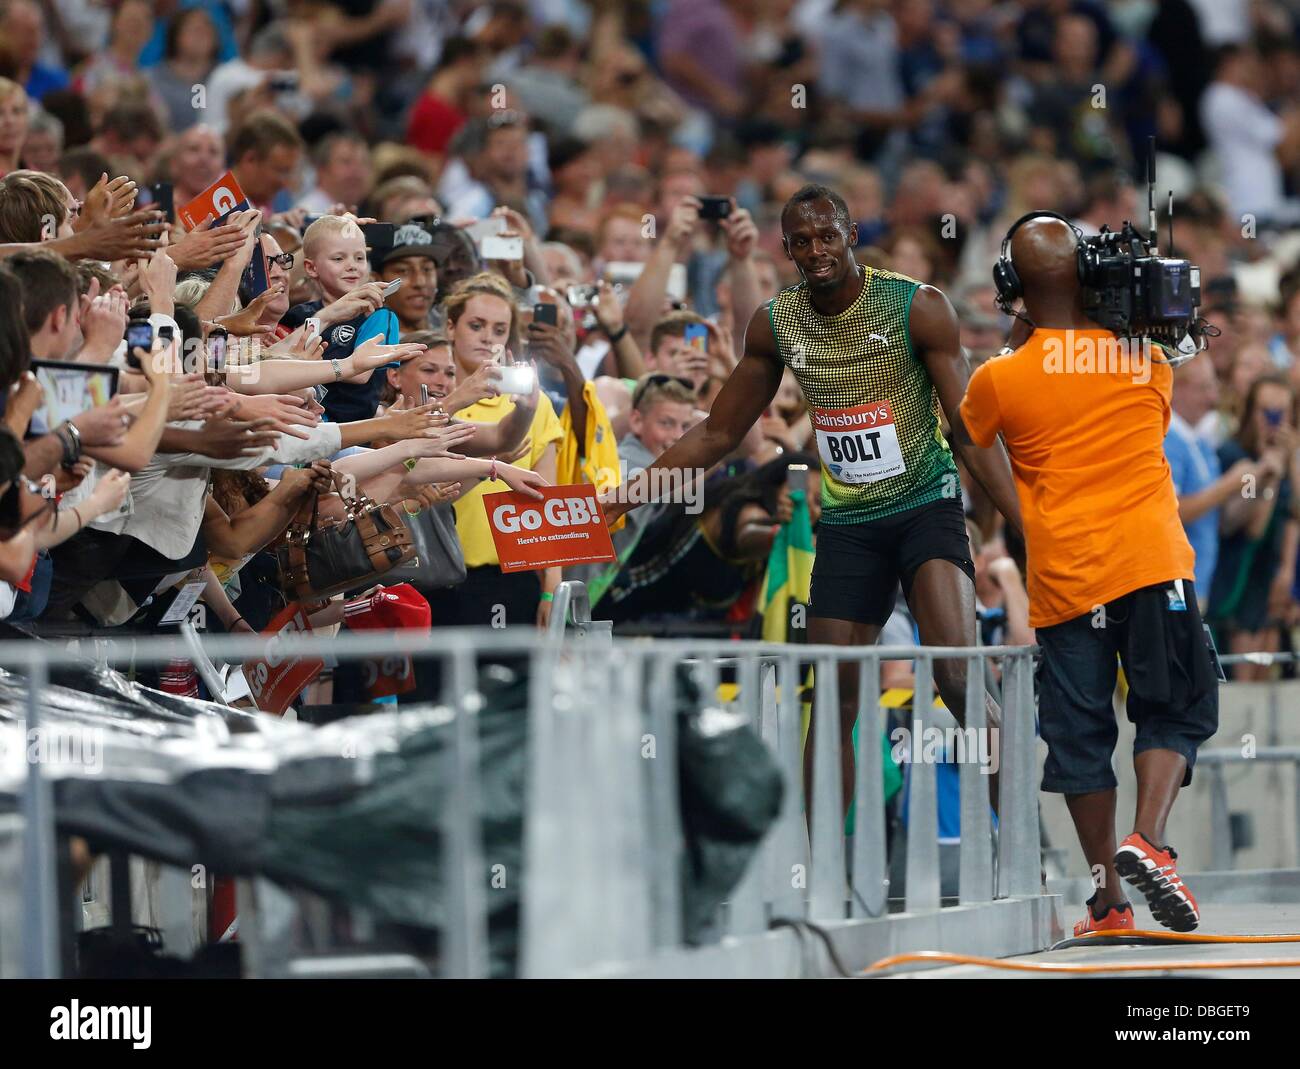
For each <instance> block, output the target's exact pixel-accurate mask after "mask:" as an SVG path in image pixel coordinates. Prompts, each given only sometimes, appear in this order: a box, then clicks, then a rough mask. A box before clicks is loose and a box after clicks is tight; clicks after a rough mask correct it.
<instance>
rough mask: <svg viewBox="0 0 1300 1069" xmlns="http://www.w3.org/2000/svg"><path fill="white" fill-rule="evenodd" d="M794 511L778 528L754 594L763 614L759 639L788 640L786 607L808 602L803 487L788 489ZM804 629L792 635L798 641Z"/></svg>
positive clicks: (808, 537)
mask: <svg viewBox="0 0 1300 1069" xmlns="http://www.w3.org/2000/svg"><path fill="white" fill-rule="evenodd" d="M790 500H791V502H792V503H793V505H794V515H793V516H791V517H790V522H789V523H787V524H786V525H785V526H784V527H782V528H781V530H780V532H779V533H778V534H777V536H776V541H775V542H773V543H772V553H771V555H770V556H769V557H768V558H767V574H766V575H764V576H763V589H762V590H761V591H760V592H759V595H758V605H759V610H760V611H761V612H762V614H763V641H764V642H788V641H790V608H791V606H792V605H794V604H795V603H796V602H797V603H799V604H802V605H805V606H806V605H807V604H808V597H809V593H810V587H811V585H812V568H813V536H812V519H811V518H810V517H809V515H808V499H807V496H806V495H805V493H804V491H803V490H791V491H790ZM804 634H806V632H801V633H800V634H798V635H796V636H795V640H796V641H802V640H803V637H804Z"/></svg>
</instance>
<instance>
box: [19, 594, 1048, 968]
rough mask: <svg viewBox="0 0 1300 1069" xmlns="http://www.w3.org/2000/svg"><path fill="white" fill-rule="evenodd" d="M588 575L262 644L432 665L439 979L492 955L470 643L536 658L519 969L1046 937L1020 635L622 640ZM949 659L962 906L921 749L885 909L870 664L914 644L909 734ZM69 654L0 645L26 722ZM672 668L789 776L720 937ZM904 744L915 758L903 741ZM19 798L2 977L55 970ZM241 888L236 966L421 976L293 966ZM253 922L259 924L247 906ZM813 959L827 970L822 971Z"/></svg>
mask: <svg viewBox="0 0 1300 1069" xmlns="http://www.w3.org/2000/svg"><path fill="white" fill-rule="evenodd" d="M579 587H580V585H576V586H575V585H571V584H563V585H562V586H561V588H560V591H559V592H557V596H556V599H555V605H554V609H553V616H552V626H551V629H550V631H549V632H548V633H547V634H544V635H540V634H538V633H537V632H534V631H523V630H519V631H500V630H498V631H487V630H484V631H478V632H467V631H435V632H434V633H433V634H432V636H430V635H427V634H426V635H413V634H410V633H396V634H383V635H363V634H345V635H341V636H338V637H336V638H333V639H329V640H321V639H319V638H316V637H311V636H288V637H281V638H278V639H277V640H276V642H277V645H278V648H279V650H280V652H281V653H282V654H284V655H296V654H311V653H315V654H320V653H328V654H329V655H330V656H332V657H333V658H335V659H336V660H338V661H350V660H355V659H357V658H364V657H369V656H375V655H392V654H408V655H414V656H425V657H429V656H437V657H439V658H441V659H442V661H443V665H444V672H443V678H444V680H445V687H446V690H445V695H444V702H443V705H444V706H445V710H446V713H447V715H448V716H450V717H452V718H453V720H454V725H455V730H454V731H453V733H452V745H451V746H450V748H449V752H448V757H447V762H448V763H447V782H448V783H449V784H450V791H449V794H448V796H447V797H448V803H447V806H446V811H445V812H443V813H441V814H437V815H436V816H431V819H437V820H439V821H440V822H441V827H442V828H443V830H444V832H445V839H444V842H445V850H446V855H445V862H446V866H447V871H448V873H449V874H453V876H454V878H452V879H450V881H449V886H448V894H447V917H448V920H447V924H446V926H445V929H444V943H443V948H442V955H441V961H440V965H441V974H442V975H444V976H457V977H475V976H484V975H486V973H487V967H488V966H487V963H488V955H487V921H486V918H487V902H488V895H489V894H490V893H491V891H490V889H489V886H488V881H487V879H486V873H487V872H488V869H489V866H490V864H491V862H492V859H491V858H485V857H484V856H483V852H482V839H481V829H480V827H479V826H478V823H477V822H476V820H475V819H474V818H473V814H474V813H475V812H476V807H477V805H478V792H479V764H478V762H479V753H478V735H477V730H476V726H475V716H476V713H477V712H478V710H479V708H480V706H481V702H482V698H481V696H480V695H479V694H478V692H477V676H476V660H475V659H476V657H477V656H479V655H484V654H515V655H525V656H527V657H528V658H529V665H530V668H529V670H530V688H531V689H530V707H529V717H530V724H529V748H530V752H529V756H528V777H527V782H528V799H527V805H526V808H525V815H526V816H525V830H524V836H525V839H524V874H523V876H522V879H523V883H522V885H521V887H522V913H523V923H522V933H521V956H520V963H519V965H520V973H521V975H524V976H534V977H541V976H566V975H590V974H593V973H606V974H608V973H615V974H623V975H626V974H642V975H654V974H663V975H667V974H671V975H693V974H704V975H707V974H714V975H718V974H720V973H728V974H736V975H790V974H792V973H798V972H801V971H804V970H806V969H807V968H809V966H807V965H806V963H804V962H803V960H802V957H801V952H800V946H801V944H800V942H799V937H798V935H797V933H794V932H792V931H791V930H789V929H788V928H787V929H784V930H777V931H773V930H771V929H772V926H773V925H774V924H779V923H781V922H797V923H804V922H813V923H815V924H817V925H819V926H821V927H822V928H823V929H825V930H826V932H827V933H828V936H829V938H830V939H831V941H832V943H833V944H834V945H836V946H837V948H838V949H839V951H840V954H841V957H843V958H844V959H845V960H846V961H849V962H850V963H852V962H854V961H860V962H861V964H863V965H865V964H866V963H867V961H869V960H873V959H872V958H871V957H870V955H871V954H876V953H877V952H878V949H877V948H880V947H884V948H886V949H887V950H888V949H904V948H907V947H908V946H910V945H911V944H912V943H916V944H919V945H928V946H934V945H943V946H945V948H948V949H964V950H970V951H972V952H978V953H993V954H1010V953H1023V952H1028V951H1031V950H1034V949H1039V948H1041V947H1043V946H1046V945H1047V944H1048V942H1050V941H1051V940H1052V939H1053V938H1055V937H1056V936H1057V935H1059V930H1060V921H1059V918H1058V917H1057V916H1056V914H1055V909H1056V906H1055V901H1056V900H1055V899H1051V898H1048V897H1043V896H1041V883H1040V867H1039V865H1040V854H1039V828H1038V808H1037V795H1038V785H1037V763H1036V758H1035V749H1034V745H1035V729H1034V716H1035V710H1034V702H1033V685H1032V669H1033V665H1032V657H1033V650H1032V649H1030V648H1026V647H990V648H978V647H971V648H966V647H958V648H924V647H869V648H843V647H831V646H774V645H770V644H762V643H750V642H743V643H736V642H720V641H719V642H698V641H696V642H690V643H686V642H674V641H667V642H664V641H660V642H655V643H646V642H636V641H622V640H613V639H611V638H610V637H609V635H608V630H607V629H606V628H603V627H601V626H600V625H599V624H598V623H597V624H593V623H592V622H591V621H590V618H589V610H588V608H587V606H586V604H585V597H584V596H583V595H585V590H582V589H579ZM566 588H567V590H566ZM566 628H567V629H568V632H569V635H572V634H573V632H574V631H576V632H577V636H578V637H580V638H586V639H591V638H596V639H598V641H577V642H571V641H567V640H566V641H560V639H561V638H566V639H567V637H569V636H568V635H566ZM190 641H191V642H192V641H193V640H192V639H191V640H190ZM435 644H436V649H435V648H434V646H435ZM265 648H266V639H265V638H261V637H255V636H240V637H231V636H222V637H212V638H208V639H205V640H204V642H203V644H202V650H201V652H202V654H203V655H204V658H203V659H206V658H209V657H210V658H212V659H213V660H215V661H221V660H225V661H229V662H231V663H240V662H242V661H243V660H244V659H245V658H246V657H249V656H252V655H255V654H259V653H263V652H264V651H265ZM97 652H98V655H99V658H100V659H101V660H102V661H104V662H106V663H109V664H125V663H127V662H128V661H129V662H133V663H135V664H138V665H145V664H148V665H160V664H165V663H166V662H168V661H169V660H171V659H172V658H175V657H178V656H179V657H188V656H190V655H192V654H194V653H195V652H196V651H195V650H194V648H193V647H192V646H187V644H186V641H185V640H184V639H182V640H174V639H162V638H159V639H144V640H138V641H134V642H122V641H111V642H107V643H103V644H102V645H100V646H99V648H98V650H97ZM990 657H991V658H998V659H1000V660H1001V662H1002V672H1003V677H1002V678H1003V688H1002V689H1003V695H1004V703H1003V707H1002V711H1001V717H1002V719H1001V725H1000V732H998V734H997V737H996V742H994V741H993V734H992V733H991V732H989V731H988V728H989V725H987V724H986V723H985V721H984V714H985V706H984V667H983V659H984V658H990ZM945 658H959V659H962V660H964V661H965V662H966V666H967V701H966V705H967V708H968V710H970V717H969V720H968V722H967V724H966V726H965V729H964V731H963V732H956V733H954V732H953V730H952V729H951V728H949V729H948V731H947V732H946V737H947V739H948V740H950V741H955V743H956V745H957V746H958V747H959V748H960V747H961V746H962V745H963V744H964V745H965V746H966V759H965V760H961V761H960V762H959V764H960V782H961V820H962V837H961V847H960V872H961V876H960V893H959V896H958V901H957V902H956V903H948V904H947V905H948V906H949V907H950V908H942V909H941V906H943V905H945V904H944V903H942V902H941V898H940V881H939V847H938V840H937V823H936V768H935V765H934V763H932V761H930V760H921V761H919V762H914V763H912V764H911V766H910V773H909V780H910V786H909V791H910V798H909V806H910V819H909V824H908V834H907V888H906V900H905V902H902V903H894V904H892V905H891V902H890V898H889V894H888V876H887V872H888V870H887V867H886V841H885V832H886V828H885V816H884V804H883V794H884V787H883V783H884V780H883V763H882V755H881V735H882V732H883V720H882V716H883V714H882V711H881V709H880V704H879V693H880V665H881V662H882V661H885V660H901V659H906V660H914V661H915V667H916V700H915V702H914V708H913V714H912V724H911V728H912V731H913V732H915V733H919V734H918V735H917V737H918V738H923V737H924V736H925V734H926V733H927V732H928V731H930V730H932V729H935V728H941V726H942V720H941V717H943V716H946V714H945V713H942V712H941V710H937V709H935V708H934V705H933V695H934V686H933V666H934V663H935V661H936V660H941V659H945ZM809 662H810V663H811V664H812V665H813V666H814V669H815V676H816V680H817V685H816V688H815V702H816V707H817V708H816V723H817V731H816V732H815V734H814V751H815V752H814V754H813V764H814V782H813V796H812V803H811V804H812V809H811V819H810V823H808V824H806V823H805V819H804V815H803V812H802V810H803V790H802V778H803V777H802V764H801V756H800V755H801V736H802V709H801V701H800V686H801V682H802V680H801V664H805V663H809ZM71 663H84V659H83V658H81V657H80V656H78V655H77V654H76V653H74V652H70V651H66V650H61V649H57V648H54V647H52V646H48V645H46V644H43V643H36V642H30V643H4V644H0V667H3V668H11V669H13V668H16V669H19V670H21V671H22V673H23V674H24V675H25V676H26V678H27V680H28V682H29V687H28V703H27V728H28V730H29V731H34V730H36V729H38V728H39V727H40V723H41V705H40V700H39V695H40V692H41V689H42V687H43V686H44V685H45V682H46V680H47V679H48V671H49V668H50V667H51V666H54V665H67V664H71ZM842 664H850V665H853V666H856V669H857V671H858V673H859V681H860V686H859V706H860V709H861V715H860V721H859V730H858V746H857V762H856V782H855V784H854V795H855V802H854V806H855V810H854V817H855V821H856V825H855V827H856V834H855V835H854V837H853V840H852V848H851V851H849V852H847V853H848V855H849V856H846V839H845V835H844V813H843V811H842V804H841V782H840V780H841V773H840V762H839V746H840V739H839V722H840V721H839V715H838V708H839V696H838V672H837V669H838V666H840V665H842ZM683 666H687V667H688V669H689V670H690V671H691V672H692V673H693V674H694V677H695V679H696V681H697V682H698V683H699V684H700V686H699V694H700V698H699V701H700V704H701V707H702V709H703V710H704V712H703V715H704V716H706V717H708V718H713V719H712V721H711V722H714V723H721V722H727V723H735V722H736V718H741V719H743V720H744V721H745V722H747V723H748V724H749V725H750V726H752V727H753V728H754V730H755V731H756V732H757V733H758V735H759V736H760V737H761V738H762V740H763V742H764V743H765V744H766V745H767V746H768V748H769V749H770V751H771V752H772V754H773V755H774V757H775V759H776V761H777V764H778V765H779V767H780V768H781V770H782V773H783V777H784V780H785V783H786V788H787V789H786V791H785V796H784V803H783V805H782V808H781V812H780V815H779V818H778V820H777V822H776V825H775V826H774V827H773V829H772V830H771V832H770V833H769V834H768V835H767V837H766V838H765V839H764V841H763V842H762V844H761V846H760V849H759V851H758V854H757V855H756V857H755V859H754V862H753V863H752V864H751V865H750V866H749V867H748V870H747V871H746V873H745V875H744V878H743V879H742V881H741V882H740V884H739V885H738V886H737V887H736V888H735V889H734V891H733V893H732V895H731V898H730V901H729V902H728V903H727V905H726V907H725V909H724V910H723V914H722V916H721V917H719V918H718V926H717V927H718V936H719V938H718V941H717V942H716V943H715V944H713V945H711V946H708V947H702V948H699V949H689V948H684V947H683V946H682V913H681V868H682V863H683V839H682V832H681V824H680V814H679V807H678V802H679V795H678V781H677V766H676V762H675V760H674V757H675V754H676V746H675V733H676V728H677V720H676V716H677V707H676V703H675V682H674V676H675V673H677V672H678V671H679V670H680V669H681V668H682V667H683ZM731 668H734V671H735V674H736V681H737V683H738V691H737V693H736V697H735V699H734V700H733V701H731V702H729V703H722V702H720V701H719V700H718V698H717V693H718V686H717V685H718V680H719V673H720V671H723V670H728V669H731ZM208 674H209V673H207V672H205V677H206V676H207V675H208ZM718 718H723V719H722V720H719V719H718ZM984 740H987V741H986V742H984V745H985V747H986V749H985V752H987V753H993V752H996V753H998V755H999V757H998V763H999V779H1000V810H1001V813H1002V818H1001V821H1000V828H999V834H998V835H997V836H996V851H995V849H994V845H993V844H994V841H995V836H994V835H993V832H992V829H991V827H990V807H989V783H988V780H989V776H988V775H986V774H985V773H984V772H983V771H982V770H981V767H980V764H979V762H978V761H977V760H972V759H970V755H971V754H978V753H980V746H981V742H982V741H984ZM994 746H996V750H994V749H992V747H994ZM912 749H913V751H914V752H920V748H919V747H917V746H916V745H915V744H914V745H913V747H912ZM21 814H22V821H21V832H22V844H23V846H22V850H23V853H22V864H21V873H22V879H21V894H20V896H18V900H19V902H20V903H21V911H20V912H19V911H18V910H16V909H15V908H14V905H13V900H14V896H13V895H12V893H11V891H10V889H9V888H6V887H4V886H0V900H6V899H7V900H8V902H9V905H8V906H7V907H6V908H4V909H0V975H13V974H14V973H15V972H21V973H22V974H25V975H28V976H33V977H49V976H55V975H57V974H58V972H59V968H60V966H59V953H58V949H59V948H58V944H57V922H56V914H57V894H56V882H55V865H54V821H53V812H52V800H51V791H50V784H49V783H48V782H47V781H46V779H45V777H44V776H43V774H42V769H41V766H40V763H39V762H31V763H29V764H28V767H27V782H26V787H25V790H24V793H23V797H22V806H21ZM9 841H10V842H12V837H10V840H9ZM4 842H5V839H4V829H3V827H0V881H3V880H5V878H6V875H8V876H9V877H10V878H12V874H13V873H14V871H15V868H16V867H17V866H14V865H12V864H6V857H5V851H4V845H3V844H4ZM10 859H11V860H12V856H11V858H10ZM250 890H251V891H252V893H251V894H250V893H247V892H248V891H250ZM245 892H246V893H245V894H244V895H243V896H242V897H241V903H240V909H241V940H242V941H244V943H245V955H246V957H247V958H248V960H249V962H250V963H251V964H250V966H249V968H248V971H249V973H250V974H255V975H264V976H271V975H279V976H284V975H303V974H306V973H310V972H313V971H315V972H319V971H320V970H321V969H328V968H333V969H334V970H335V972H337V973H340V974H342V973H347V974H349V975H373V974H375V973H376V972H380V973H384V974H386V975H392V974H393V971H394V970H396V971H398V972H403V971H405V974H406V975H419V974H420V967H419V963H418V962H417V963H414V964H412V963H410V962H408V963H407V965H405V966H404V965H403V964H402V963H401V962H394V961H393V960H391V959H389V958H382V959H377V958H376V959H374V960H366V961H362V960H358V959H353V961H352V963H351V965H349V964H348V963H347V962H345V961H342V960H340V961H336V962H335V963H334V964H333V965H331V966H325V965H321V964H320V963H316V964H313V963H310V962H304V961H302V960H295V959H294V958H293V957H292V954H293V951H292V947H290V946H288V945H287V944H286V943H285V942H284V941H283V940H281V939H279V938H278V937H276V938H273V937H271V936H272V935H273V934H274V933H273V932H272V931H271V930H272V929H275V930H276V931H279V932H283V928H284V924H283V918H282V917H281V918H280V919H278V920H277V919H276V917H275V916H273V914H275V911H276V910H277V909H279V908H281V907H282V905H283V903H277V902H276V898H275V895H276V892H275V889H274V888H273V887H272V886H271V885H270V884H269V883H267V881H264V880H258V881H254V882H253V883H252V884H251V885H250V887H247V888H245ZM900 906H901V911H900V910H899V907H900ZM246 910H247V913H245V911H246ZM891 910H892V911H893V912H891ZM263 914H265V915H264V916H263ZM255 916H257V917H258V918H259V919H258V921H257V922H252V920H251V919H252V918H253V917H255ZM20 918H21V919H20ZM15 923H18V924H19V925H20V930H21V932H22V948H23V950H22V956H21V964H20V965H19V963H18V962H17V961H16V959H15V955H14V953H13V947H14V932H15V927H14V925H15ZM259 928H262V929H265V931H259ZM268 933H269V934H268ZM264 936H265V938H264ZM372 958H373V955H372ZM812 968H813V971H824V969H825V968H826V966H814V967H812Z"/></svg>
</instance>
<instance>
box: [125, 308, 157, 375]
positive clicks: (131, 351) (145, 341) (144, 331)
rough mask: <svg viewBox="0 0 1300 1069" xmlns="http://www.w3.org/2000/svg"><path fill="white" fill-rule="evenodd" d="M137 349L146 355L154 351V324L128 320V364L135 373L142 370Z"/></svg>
mask: <svg viewBox="0 0 1300 1069" xmlns="http://www.w3.org/2000/svg"><path fill="white" fill-rule="evenodd" d="M136 349H143V350H144V351H145V352H146V353H148V352H152V351H153V324H152V323H150V322H149V320H147V319H128V320H127V321H126V363H127V367H129V368H131V369H132V370H133V371H139V370H140V358H139V357H138V356H136V355H135V350H136Z"/></svg>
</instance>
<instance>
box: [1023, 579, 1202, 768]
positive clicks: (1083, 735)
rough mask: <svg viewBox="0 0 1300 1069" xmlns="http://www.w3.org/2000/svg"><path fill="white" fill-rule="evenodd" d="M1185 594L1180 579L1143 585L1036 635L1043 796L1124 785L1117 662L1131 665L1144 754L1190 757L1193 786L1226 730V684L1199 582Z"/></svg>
mask: <svg viewBox="0 0 1300 1069" xmlns="http://www.w3.org/2000/svg"><path fill="white" fill-rule="evenodd" d="M1182 588H1183V592H1182V597H1178V595H1177V591H1176V588H1175V585H1174V584H1173V583H1171V582H1170V583H1159V584H1157V585H1155V586H1148V587H1143V588H1141V589H1140V590H1135V591H1133V592H1132V593H1131V594H1125V595H1124V596H1123V597H1120V598H1116V599H1115V600H1113V601H1109V602H1107V603H1106V604H1105V605H1104V606H1099V607H1098V608H1097V609H1096V610H1095V611H1093V612H1088V613H1084V614H1083V615H1082V616H1076V617H1075V618H1074V619H1073V620H1066V621H1065V623H1061V624H1053V625H1052V626H1050V627H1039V628H1036V629H1035V634H1036V636H1037V638H1038V645H1039V646H1040V647H1041V648H1042V651H1043V659H1042V663H1041V664H1040V665H1039V668H1038V722H1039V727H1040V729H1041V730H1042V734H1043V741H1044V742H1046V743H1047V761H1046V763H1045V764H1044V765H1043V790H1045V791H1054V792H1057V793H1059V794H1091V793H1092V792H1093V791H1108V790H1113V789H1114V787H1115V771H1114V769H1113V767H1112V765H1111V758H1112V755H1113V753H1114V751H1115V742H1116V740H1117V739H1118V738H1119V726H1118V725H1117V724H1116V723H1115V710H1114V706H1113V705H1112V697H1113V695H1114V693H1115V679H1116V670H1117V664H1123V666H1124V679H1125V682H1127V684H1128V699H1127V702H1126V706H1127V712H1128V718H1129V720H1130V721H1132V722H1133V724H1134V725H1135V726H1136V728H1137V735H1136V737H1135V738H1134V740H1133V754H1134V756H1137V755H1138V754H1140V753H1143V752H1145V751H1147V750H1172V751H1174V753H1178V754H1182V756H1183V757H1184V758H1185V759H1186V761H1187V770H1186V772H1185V773H1184V775H1183V786H1184V787H1186V786H1187V785H1188V784H1189V783H1191V782H1192V769H1193V767H1194V766H1195V765H1196V749H1197V747H1198V746H1200V745H1201V743H1203V742H1204V741H1205V740H1206V739H1208V738H1209V737H1210V736H1211V735H1213V734H1214V733H1215V732H1216V731H1217V730H1218V727H1219V684H1218V679H1217V677H1216V675H1215V672H1214V662H1213V661H1212V659H1211V657H1210V652H1209V648H1208V647H1207V646H1206V642H1205V631H1204V629H1203V628H1202V627H1201V614H1200V612H1199V611H1197V608H1196V591H1195V590H1194V589H1193V588H1192V581H1191V580H1190V579H1185V580H1183V583H1182ZM1117 655H1118V658H1117Z"/></svg>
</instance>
